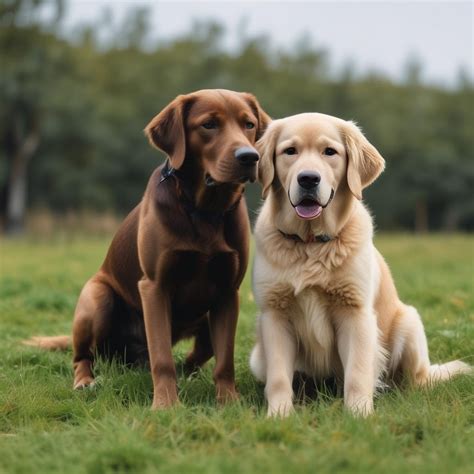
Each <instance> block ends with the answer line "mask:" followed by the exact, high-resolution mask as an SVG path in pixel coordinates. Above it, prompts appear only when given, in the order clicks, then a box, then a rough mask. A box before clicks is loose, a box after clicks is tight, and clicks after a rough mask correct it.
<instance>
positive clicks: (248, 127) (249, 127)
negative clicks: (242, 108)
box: [245, 122, 255, 130]
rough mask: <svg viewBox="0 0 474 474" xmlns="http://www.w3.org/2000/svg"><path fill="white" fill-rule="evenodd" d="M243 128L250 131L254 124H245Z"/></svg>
mask: <svg viewBox="0 0 474 474" xmlns="http://www.w3.org/2000/svg"><path fill="white" fill-rule="evenodd" d="M245 128H246V129H247V130H252V128H255V124H254V123H252V122H245Z"/></svg>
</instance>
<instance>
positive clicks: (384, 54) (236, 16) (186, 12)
mask: <svg viewBox="0 0 474 474" xmlns="http://www.w3.org/2000/svg"><path fill="white" fill-rule="evenodd" d="M139 6H148V7H149V9H150V23H151V26H152V30H153V36H154V37H155V38H160V39H171V38H172V37H174V36H176V35H179V34H181V33H184V32H186V31H189V29H190V27H191V25H192V22H193V20H216V21H218V22H219V23H221V24H223V25H224V26H225V27H226V30H227V31H228V35H227V37H226V45H227V46H228V47H230V48H231V47H233V46H235V44H236V43H237V38H238V37H239V29H240V28H241V26H242V24H244V23H245V25H246V35H247V36H252V35H257V34H266V35H268V36H269V38H270V41H271V44H273V45H274V46H275V47H280V46H283V47H287V46H291V44H293V43H294V42H295V41H297V40H298V38H301V36H302V35H303V34H304V33H307V34H309V35H310V37H311V38H312V41H313V43H314V45H316V46H318V47H324V48H325V49H327V50H328V51H329V57H330V62H331V66H332V69H333V70H338V69H339V68H340V67H342V66H343V65H344V64H345V63H346V62H347V61H350V62H352V63H353V65H354V66H355V67H356V70H357V71H359V72H362V71H365V70H367V69H372V70H377V71H380V72H384V73H386V74H389V75H391V76H392V77H394V78H399V77H401V75H402V74H403V69H404V66H405V65H406V62H407V59H408V58H410V57H416V58H418V59H419V60H421V62H422V63H423V66H424V73H423V77H424V79H425V80H428V81H430V82H437V83H446V84H449V83H453V81H454V80H455V78H456V77H457V74H458V71H459V69H460V68H461V67H463V68H464V69H465V70H466V71H467V72H468V73H469V74H470V76H471V77H473V75H474V74H473V23H474V9H473V2H471V1H464V2H460V1H455V0H451V1H420V0H418V1H409V2H408V1H400V0H399V1H396V2H387V1H380V0H378V1H375V0H373V1H365V2H361V1H344V2H342V1H331V2H329V1H326V2H320V1H306V2H294V1H288V0H287V1H280V2H274V1H273V2H270V1H263V0H261V1H240V2H235V1H229V2H227V1H219V2H217V1H214V2H203V1H187V2H182V1H176V0H175V1H141V0H136V1H132V0H126V1H124V0H69V2H68V9H67V14H66V19H65V20H66V27H67V29H70V28H73V27H74V26H75V25H78V24H81V23H88V22H93V21H98V20H99V18H100V17H101V14H102V12H103V9H104V8H106V7H108V8H109V9H110V11H111V12H112V13H113V16H114V19H115V21H116V22H117V24H119V23H120V22H121V21H123V20H124V19H126V15H127V12H128V11H129V10H130V8H133V7H139ZM243 20H245V22H244V21H243Z"/></svg>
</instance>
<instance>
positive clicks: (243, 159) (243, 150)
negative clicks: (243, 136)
mask: <svg viewBox="0 0 474 474" xmlns="http://www.w3.org/2000/svg"><path fill="white" fill-rule="evenodd" d="M234 156H235V158H236V159H237V161H238V162H239V164H240V166H241V167H242V176H241V179H240V181H241V182H245V181H250V182H252V183H253V182H254V181H255V179H256V177H257V162H258V160H259V158H260V155H259V153H258V151H257V150H255V148H252V147H250V146H242V147H240V148H237V150H235V152H234Z"/></svg>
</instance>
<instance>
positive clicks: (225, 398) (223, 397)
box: [216, 384, 240, 405]
mask: <svg viewBox="0 0 474 474" xmlns="http://www.w3.org/2000/svg"><path fill="white" fill-rule="evenodd" d="M239 399H240V395H239V393H238V392H237V390H236V389H235V385H233V384H232V385H230V384H229V385H225V386H218V387H217V388H216V400H217V403H218V404H219V405H225V404H227V403H230V402H236V401H238V400H239Z"/></svg>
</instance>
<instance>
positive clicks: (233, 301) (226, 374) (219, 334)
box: [209, 291, 239, 403]
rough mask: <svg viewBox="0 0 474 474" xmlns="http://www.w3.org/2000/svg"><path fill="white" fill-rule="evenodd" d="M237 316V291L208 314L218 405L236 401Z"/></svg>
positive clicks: (223, 299) (222, 300) (226, 297)
mask: <svg viewBox="0 0 474 474" xmlns="http://www.w3.org/2000/svg"><path fill="white" fill-rule="evenodd" d="M238 316H239V292H238V291H235V292H233V293H232V294H230V295H227V296H225V297H223V298H220V299H219V301H218V302H217V304H216V306H215V307H214V308H213V309H212V310H211V312H210V318H209V322H210V329H211V339H212V345H213V348H214V355H215V358H216V366H215V369H214V382H215V384H216V397H217V401H218V402H219V403H226V402H228V401H231V400H237V399H238V394H237V391H236V389H235V375H234V341H235V331H236V328H237V318H238Z"/></svg>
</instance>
